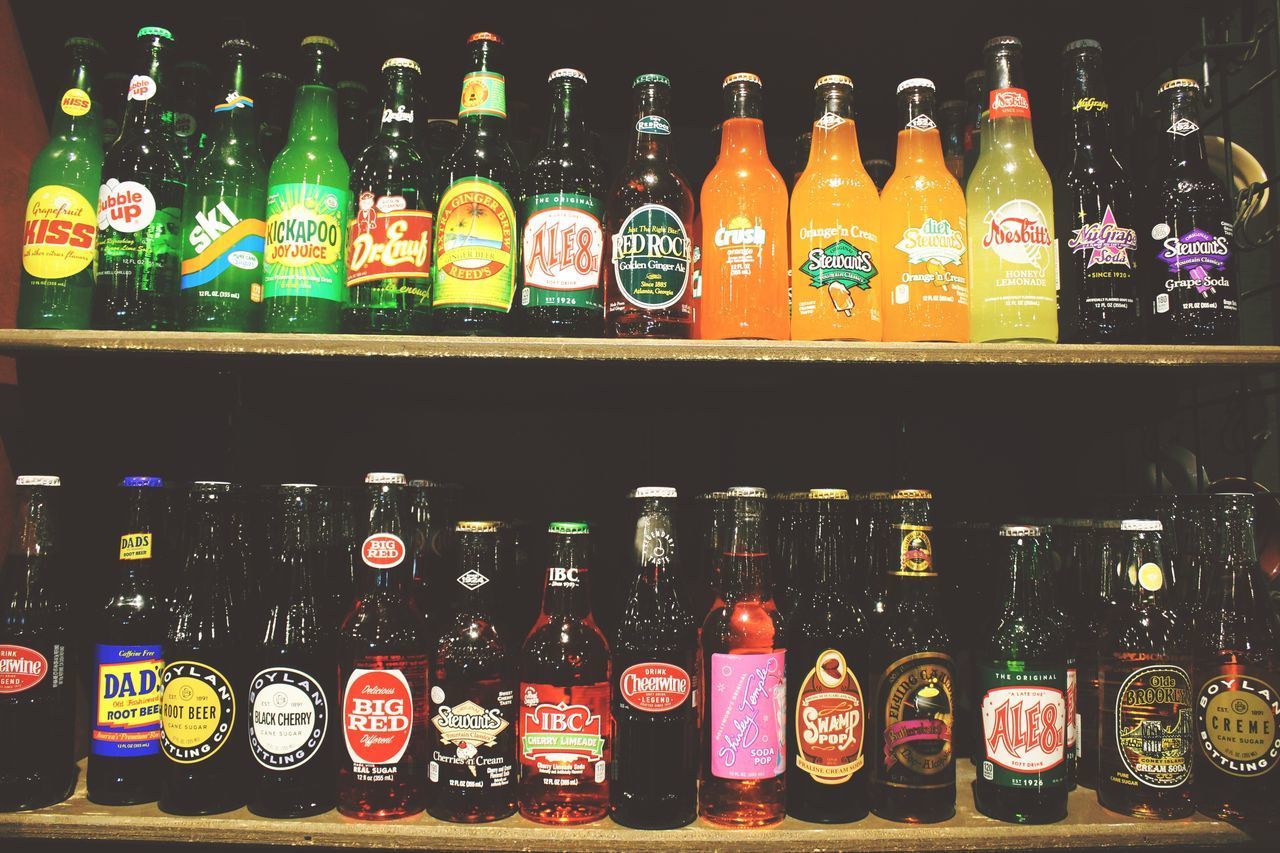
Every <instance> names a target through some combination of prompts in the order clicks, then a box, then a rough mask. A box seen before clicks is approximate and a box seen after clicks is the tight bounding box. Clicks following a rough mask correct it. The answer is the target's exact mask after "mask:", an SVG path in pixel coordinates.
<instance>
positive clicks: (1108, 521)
mask: <svg viewBox="0 0 1280 853" xmlns="http://www.w3.org/2000/svg"><path fill="white" fill-rule="evenodd" d="M1120 524H1121V522H1120V520H1119V519H1116V518H1098V519H1095V520H1094V522H1093V526H1094V527H1097V528H1100V529H1102V530H1119V529H1120Z"/></svg>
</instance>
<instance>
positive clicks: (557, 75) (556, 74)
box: [547, 68, 587, 83]
mask: <svg viewBox="0 0 1280 853" xmlns="http://www.w3.org/2000/svg"><path fill="white" fill-rule="evenodd" d="M562 77H569V78H571V79H574V80H581V81H582V82H583V83H585V82H587V75H586V74H583V73H582V72H581V71H579V70H578V69H576V68H557V69H556V70H555V71H552V72H551V73H550V74H549V75H547V82H548V83H550V82H551V81H552V80H559V79H561V78H562Z"/></svg>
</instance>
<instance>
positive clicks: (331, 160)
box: [267, 142, 351, 191]
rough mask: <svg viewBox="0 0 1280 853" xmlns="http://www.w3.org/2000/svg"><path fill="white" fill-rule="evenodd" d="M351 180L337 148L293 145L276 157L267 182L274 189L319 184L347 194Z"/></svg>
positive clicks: (335, 146) (294, 143)
mask: <svg viewBox="0 0 1280 853" xmlns="http://www.w3.org/2000/svg"><path fill="white" fill-rule="evenodd" d="M350 176H351V170H350V168H349V167H348V165H347V158H346V157H344V156H342V152H341V151H340V150H338V146H337V145H318V146H309V145H307V144H305V143H297V142H290V143H288V144H287V145H285V147H284V148H283V149H281V151H280V153H279V154H277V155H276V159H275V160H274V161H273V162H272V164H271V171H270V174H269V177H268V178H267V181H268V183H269V184H270V185H271V186H279V185H282V184H318V185H320V186H326V187H334V188H340V189H343V190H344V191H345V190H346V188H347V184H348V181H349V180H350Z"/></svg>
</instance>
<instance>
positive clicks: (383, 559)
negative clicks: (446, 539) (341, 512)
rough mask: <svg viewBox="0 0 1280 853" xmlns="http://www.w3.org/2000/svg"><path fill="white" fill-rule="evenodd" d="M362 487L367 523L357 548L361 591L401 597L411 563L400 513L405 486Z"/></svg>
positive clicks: (404, 526)
mask: <svg viewBox="0 0 1280 853" xmlns="http://www.w3.org/2000/svg"><path fill="white" fill-rule="evenodd" d="M365 488H366V494H367V498H368V504H367V505H368V507H369V515H368V524H367V525H366V526H365V528H364V529H365V538H364V539H363V540H362V541H361V542H358V543H357V545H356V547H357V549H358V550H359V553H358V554H357V559H358V560H359V561H360V565H361V566H362V567H363V571H362V572H361V582H360V592H361V593H371V592H378V593H388V594H391V595H403V594H404V588H405V581H406V580H407V577H408V575H407V573H408V571H409V568H410V562H411V561H410V560H409V554H408V549H409V537H408V535H407V529H406V525H405V520H404V510H403V500H404V486H400V485H368V486H366V487H365ZM396 540H399V541H398V542H397V541H396ZM396 552H398V554H397V553H396ZM397 556H398V559H399V561H398V562H397V561H396V559H397Z"/></svg>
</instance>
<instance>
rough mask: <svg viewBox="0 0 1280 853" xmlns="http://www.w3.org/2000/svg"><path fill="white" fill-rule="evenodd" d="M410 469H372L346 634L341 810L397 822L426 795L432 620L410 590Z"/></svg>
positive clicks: (341, 662)
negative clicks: (425, 617) (428, 629)
mask: <svg viewBox="0 0 1280 853" xmlns="http://www.w3.org/2000/svg"><path fill="white" fill-rule="evenodd" d="M407 504H408V499H407V495H406V489H405V478H404V475H403V474H369V475H368V476H366V477H365V498H364V504H363V506H362V507H361V512H362V517H361V518H360V519H359V522H358V524H357V527H356V529H357V531H358V534H357V536H358V538H357V539H356V541H355V543H354V546H355V548H357V549H358V559H359V562H360V566H361V569H362V574H361V578H360V583H359V591H358V594H357V597H356V603H355V606H354V607H353V608H352V610H351V612H350V613H349V614H348V615H347V618H346V620H345V621H344V622H343V623H342V630H341V632H340V633H339V635H338V681H339V687H340V689H341V690H342V700H341V703H340V707H341V709H342V733H343V741H344V744H345V754H344V755H343V756H342V758H341V759H340V760H339V762H338V811H339V812H340V813H341V814H344V815H346V816H347V817H355V818H361V819H364V820H391V819H394V818H400V817H408V816H409V815H412V814H417V813H418V812H420V811H422V809H423V808H424V806H425V793H426V778H425V777H426V753H427V732H426V725H427V672H428V668H429V666H430V655H429V654H428V640H427V636H426V623H425V621H424V620H423V618H422V616H421V615H420V614H419V613H418V611H417V610H416V609H414V607H413V605H412V604H411V603H410V597H409V591H408V587H409V563H408V562H406V558H407V557H408V547H407V545H406V539H407V538H409V533H408V531H409V530H410V529H411V528H410V526H409V524H408V521H407V517H408V505H407Z"/></svg>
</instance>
